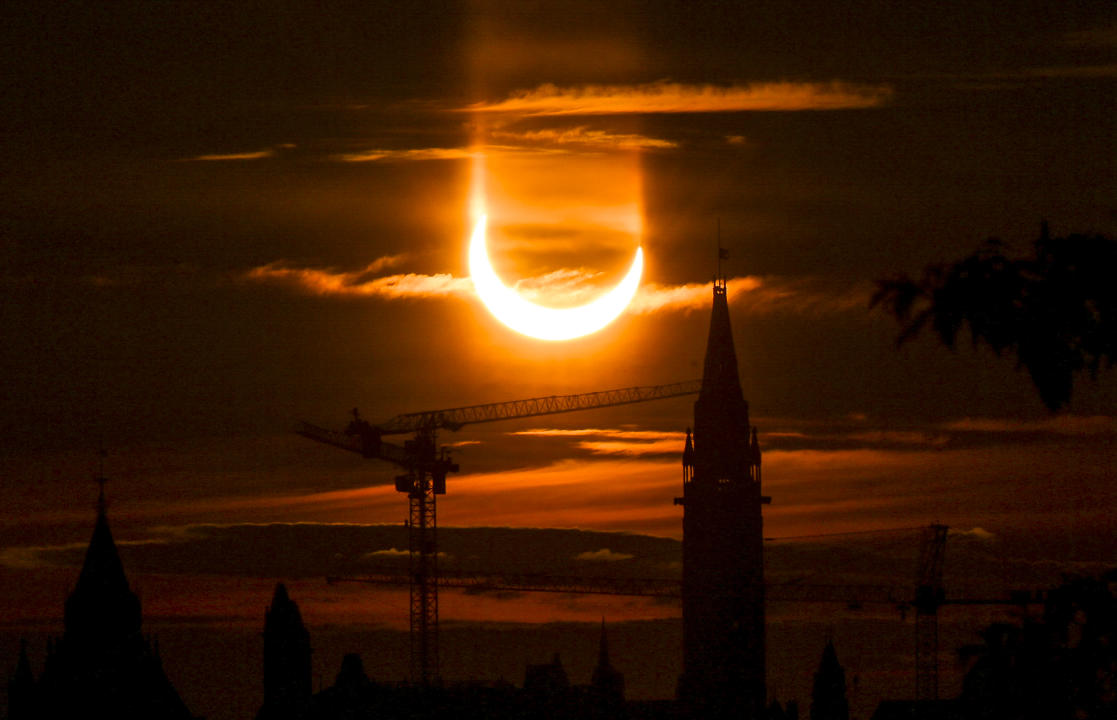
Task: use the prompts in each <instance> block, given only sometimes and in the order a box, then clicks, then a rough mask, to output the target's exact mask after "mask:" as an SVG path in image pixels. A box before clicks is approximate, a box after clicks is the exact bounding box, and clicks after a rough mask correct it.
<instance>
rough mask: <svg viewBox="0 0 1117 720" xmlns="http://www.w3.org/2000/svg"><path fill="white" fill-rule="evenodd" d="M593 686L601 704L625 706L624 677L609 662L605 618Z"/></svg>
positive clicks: (602, 623) (602, 621)
mask: <svg viewBox="0 0 1117 720" xmlns="http://www.w3.org/2000/svg"><path fill="white" fill-rule="evenodd" d="M592 686H593V690H594V694H595V695H596V697H597V700H598V701H599V702H601V703H603V704H605V705H608V706H617V705H623V704H624V675H623V674H622V673H620V672H618V671H617V670H616V669H615V668H614V667H613V666H612V664H611V663H610V662H609V638H608V637H607V636H606V634H605V618H602V619H601V640H600V642H599V644H598V649H597V667H596V668H594V670H593V680H592Z"/></svg>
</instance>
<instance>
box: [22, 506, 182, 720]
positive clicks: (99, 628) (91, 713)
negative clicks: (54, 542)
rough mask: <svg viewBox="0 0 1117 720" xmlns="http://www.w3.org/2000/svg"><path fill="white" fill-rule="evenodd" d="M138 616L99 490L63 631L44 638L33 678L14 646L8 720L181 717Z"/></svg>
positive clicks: (174, 719) (173, 692) (164, 719)
mask: <svg viewBox="0 0 1117 720" xmlns="http://www.w3.org/2000/svg"><path fill="white" fill-rule="evenodd" d="M140 621H141V617H140V601H139V598H137V597H136V595H135V593H133V592H132V589H131V588H130V587H129V586H128V579H127V577H125V575H124V566H123V565H122V564H121V562H120V555H119V554H118V553H117V550H116V543H115V542H114V541H113V538H112V532H111V531H110V530H109V521H108V517H107V515H106V513H105V499H104V491H103V490H102V493H101V497H100V498H99V500H98V503H97V521H96V524H95V525H94V527H93V537H92V539H91V540H90V541H89V548H88V549H87V550H86V553H85V562H84V564H83V565H82V568H81V574H80V575H79V576H78V582H77V585H76V586H75V587H74V590H73V592H72V593H70V597H68V598H67V599H66V610H65V630H64V632H63V634H62V637H61V638H58V639H55V640H53V641H51V643H50V646H49V648H48V651H47V659H46V664H45V666H44V668H43V671H42V674H41V675H40V676H39V678H38V679H36V678H35V677H34V674H33V672H32V670H31V666H30V663H28V661H27V653H26V648H25V647H24V648H21V650H20V657H19V663H18V665H17V666H16V671H15V673H14V674H13V675H12V678H11V681H10V683H9V686H8V720H31V719H34V720H54V719H55V718H86V717H103V718H114V720H141V719H143V720H148V719H150V718H160V720H189V718H191V717H192V715H191V714H190V712H189V711H188V710H187V709H186V706H185V705H184V704H183V702H182V700H181V699H180V698H179V695H178V692H177V691H176V690H175V688H174V686H172V685H171V682H170V680H168V679H167V676H166V675H165V674H164V672H163V664H162V661H161V660H160V658H159V649H158V644H153V643H152V641H151V640H149V639H148V638H147V637H145V636H144V635H143V633H142V632H141V630H140Z"/></svg>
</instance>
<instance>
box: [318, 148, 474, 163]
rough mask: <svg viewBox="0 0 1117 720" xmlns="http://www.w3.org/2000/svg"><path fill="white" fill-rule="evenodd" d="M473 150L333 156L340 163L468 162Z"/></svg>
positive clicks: (357, 153) (431, 149) (428, 150)
mask: <svg viewBox="0 0 1117 720" xmlns="http://www.w3.org/2000/svg"><path fill="white" fill-rule="evenodd" d="M478 153H479V151H478V150H476V149H473V148H411V149H408V150H375V149H374V150H362V151H360V152H353V153H340V154H337V155H334V156H333V159H334V160H338V161H340V162H350V163H362V162H413V161H426V160H469V159H472V158H474V157H476V156H477V155H478Z"/></svg>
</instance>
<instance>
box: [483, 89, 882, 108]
mask: <svg viewBox="0 0 1117 720" xmlns="http://www.w3.org/2000/svg"><path fill="white" fill-rule="evenodd" d="M891 95H892V88H891V87H890V86H887V85H858V84H854V83H845V82H840V81H834V82H829V83H802V82H788V81H781V82H768V83H754V84H751V85H728V86H718V85H708V84H707V85H687V84H682V83H671V82H662V81H661V82H655V83H645V84H641V85H583V86H580V87H559V86H557V85H552V84H544V85H540V86H538V87H537V88H535V89H534V90H519V91H517V92H514V93H513V94H511V95H510V96H508V97H507V98H505V99H504V100H499V101H496V102H490V103H476V104H473V105H470V106H468V107H466V108H464V110H466V111H469V112H497V113H517V114H521V115H526V116H544V115H617V114H628V113H716V112H743V111H765V110H769V111H788V110H842V109H851V108H870V107H877V106H879V105H882V104H883V103H885V102H886V101H887V100H888V99H889V98H890V97H891Z"/></svg>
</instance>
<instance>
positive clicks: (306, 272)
mask: <svg viewBox="0 0 1117 720" xmlns="http://www.w3.org/2000/svg"><path fill="white" fill-rule="evenodd" d="M403 259H404V256H402V255H386V256H384V257H381V258H378V259H376V260H374V261H372V262H371V263H369V264H368V265H366V266H365V267H364V268H362V269H361V270H358V271H354V272H346V271H338V270H330V269H319V268H298V267H290V266H288V265H287V264H285V263H283V262H274V263H268V264H267V265H261V266H260V267H255V268H252V269H251V270H249V271H248V272H246V273H244V275H242V278H243V279H244V280H248V281H252V282H266V283H278V284H282V285H288V286H291V287H295V288H297V289H299V290H302V291H304V292H309V293H312V294H315V295H340V296H357V297H381V298H386V299H404V298H414V297H445V296H447V295H453V294H468V293H472V292H473V283H472V282H471V281H470V280H469V278H456V277H454V276H453V275H451V274H449V273H439V274H434V275H424V274H419V273H406V274H396V275H385V276H381V277H369V276H370V275H372V274H374V273H376V272H379V271H381V270H385V269H388V268H391V267H395V266H396V265H398V264H399V263H401V262H402V261H403Z"/></svg>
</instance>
